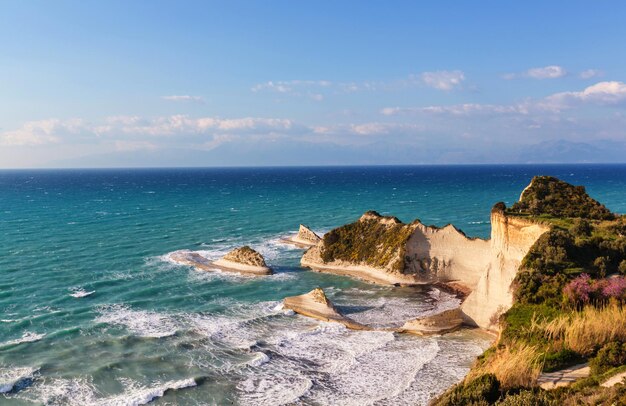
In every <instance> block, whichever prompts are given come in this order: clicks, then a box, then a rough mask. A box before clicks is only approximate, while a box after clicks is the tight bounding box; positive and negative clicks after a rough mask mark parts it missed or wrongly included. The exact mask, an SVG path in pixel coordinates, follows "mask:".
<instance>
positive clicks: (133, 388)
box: [98, 378, 197, 406]
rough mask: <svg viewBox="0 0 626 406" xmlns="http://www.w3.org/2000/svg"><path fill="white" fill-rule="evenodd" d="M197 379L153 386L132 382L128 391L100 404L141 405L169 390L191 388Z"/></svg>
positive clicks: (111, 405) (112, 405)
mask: <svg viewBox="0 0 626 406" xmlns="http://www.w3.org/2000/svg"><path fill="white" fill-rule="evenodd" d="M196 385H197V384H196V381H195V380H194V379H192V378H189V379H182V380H178V381H169V382H165V383H162V384H158V385H156V386H152V387H142V386H137V385H135V384H134V383H132V384H131V385H129V386H130V389H128V390H127V393H124V394H122V395H118V396H115V397H110V398H106V399H103V400H100V401H99V402H98V405H102V406H105V405H106V406H139V405H145V404H147V403H150V402H152V401H153V400H154V399H156V398H160V397H162V396H163V395H165V393H166V392H168V391H173V390H179V389H185V388H191V387H194V386H196Z"/></svg>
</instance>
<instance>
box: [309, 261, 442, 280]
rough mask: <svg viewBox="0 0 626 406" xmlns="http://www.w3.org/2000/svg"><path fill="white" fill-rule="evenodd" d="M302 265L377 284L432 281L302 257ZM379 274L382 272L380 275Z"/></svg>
mask: <svg viewBox="0 0 626 406" xmlns="http://www.w3.org/2000/svg"><path fill="white" fill-rule="evenodd" d="M300 264H301V266H302V267H305V268H309V269H310V270H312V271H314V272H321V273H331V274H335V275H342V276H351V277H354V278H356V279H361V280H364V281H366V282H371V283H376V284H379V285H391V286H426V285H432V282H419V281H416V280H415V279H413V278H402V277H395V276H394V275H389V274H388V273H386V272H384V271H382V270H380V269H377V268H370V267H367V266H364V265H352V266H339V265H320V264H319V263H314V262H309V261H306V260H304V259H302V261H301V262H300ZM380 274H384V275H385V276H387V277H385V276H383V275H380Z"/></svg>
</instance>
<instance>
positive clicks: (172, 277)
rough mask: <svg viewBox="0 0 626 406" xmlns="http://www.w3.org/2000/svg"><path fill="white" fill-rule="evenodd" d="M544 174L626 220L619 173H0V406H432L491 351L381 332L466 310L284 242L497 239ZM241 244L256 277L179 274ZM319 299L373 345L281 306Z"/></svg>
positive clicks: (582, 168) (616, 168)
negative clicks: (333, 235) (187, 262)
mask: <svg viewBox="0 0 626 406" xmlns="http://www.w3.org/2000/svg"><path fill="white" fill-rule="evenodd" d="M534 175H554V176H557V177H559V178H561V179H563V180H565V181H567V182H570V183H574V184H577V185H585V186H586V187H587V190H588V192H589V193H590V194H591V196H593V197H594V198H596V199H598V200H600V201H601V202H603V203H605V204H606V205H607V207H609V208H610V209H611V210H613V211H615V212H618V213H626V165H524V166H511V165H499V166H393V167H387V166H377V167H307V168H278V167H276V168H202V169H191V168H181V169H172V168H168V169H73V170H3V171H0V405H42V404H43V405H142V404H146V403H149V402H152V404H155V405H291V404H296V405H423V404H426V403H427V402H428V401H429V399H431V398H432V397H433V396H436V395H437V394H439V393H441V392H442V391H444V390H445V389H446V388H448V387H449V386H451V385H453V384H454V383H456V382H458V381H460V380H461V379H462V378H463V376H464V375H465V374H466V373H467V371H468V369H469V367H470V366H471V364H472V362H473V361H474V360H475V358H476V356H478V355H479V354H481V353H482V352H483V351H484V350H485V349H486V348H488V347H489V345H490V344H491V342H492V340H493V337H492V336H490V335H487V334H485V333H482V332H480V331H477V330H470V329H465V330H461V331H458V332H455V333H452V334H448V335H444V336H429V337H419V336H412V335H403V334H395V333H393V332H391V331H388V330H387V331H386V330H385V328H389V329H391V328H393V327H397V326H400V325H402V324H403V323H404V322H405V321H406V320H409V319H412V318H415V317H419V316H422V315H427V314H430V313H433V312H436V311H440V310H443V309H446V308H451V307H455V306H458V299H456V298H455V297H453V296H451V295H450V294H447V293H445V292H443V291H440V290H438V289H436V288H434V287H422V288H395V287H388V286H381V285H375V284H370V283H367V282H363V281H360V280H356V279H353V278H350V277H345V276H335V275H330V274H320V273H315V272H312V271H310V270H307V269H304V268H301V267H300V266H299V260H300V257H301V255H302V253H303V251H302V250H301V249H298V248H297V247H294V246H289V245H285V244H283V243H282V242H281V238H283V237H285V236H288V235H291V234H293V233H295V232H296V231H297V229H298V225H299V224H301V223H302V224H306V225H308V226H309V227H311V228H312V229H313V230H315V231H316V232H318V233H319V234H320V235H321V234H323V233H325V232H327V231H329V230H330V229H332V228H334V227H337V226H340V225H343V224H346V223H349V222H353V221H355V220H357V219H358V218H359V216H360V215H361V214H363V213H364V212H365V211H367V210H376V211H378V212H380V213H381V214H386V215H394V216H397V217H398V218H400V219H401V220H403V221H407V222H408V221H411V220H413V219H416V218H418V219H420V220H421V221H422V222H424V223H426V224H433V225H437V226H443V225H446V224H448V223H452V224H454V225H455V226H457V227H458V228H460V229H462V230H463V231H464V232H465V233H466V234H467V235H469V236H474V237H483V238H488V236H489V232H490V227H489V213H490V209H491V207H492V206H493V204H494V203H496V202H499V201H503V202H505V203H506V204H507V205H511V204H512V203H514V202H515V201H516V200H517V198H518V197H519V194H520V192H521V190H522V189H523V188H524V187H525V186H526V185H527V184H528V183H529V181H530V179H531V178H532V177H533V176H534ZM242 245H249V246H251V247H252V248H254V249H256V250H258V251H259V252H261V253H262V254H263V255H264V256H265V258H266V261H267V263H268V264H269V265H270V266H271V267H272V268H273V269H274V271H275V273H274V274H273V275H271V276H263V277H247V276H237V275H233V274H228V273H223V272H206V271H198V270H195V269H193V268H191V267H188V266H180V265H177V264H175V263H172V262H171V261H170V260H169V255H168V254H170V253H171V252H174V251H177V250H181V249H186V250H192V251H198V252H199V253H200V254H202V255H204V256H206V257H207V258H210V259H213V258H215V259H217V258H219V257H220V256H222V255H224V254H225V253H227V252H228V251H229V250H231V249H233V248H235V247H238V246H242ZM315 287H322V288H323V289H324V290H325V291H326V292H327V294H328V296H329V298H330V299H331V300H332V301H333V302H334V303H335V304H336V306H337V307H338V308H339V309H340V310H341V311H343V312H344V313H346V314H348V315H349V316H350V317H352V318H353V319H355V320H356V321H358V322H361V323H365V324H368V325H371V326H374V327H380V328H381V329H380V330H379V331H351V330H348V329H346V328H345V327H344V326H342V325H339V324H335V323H326V322H320V321H317V320H313V319H309V318H306V317H303V316H299V315H296V314H294V313H293V312H291V311H287V310H285V309H283V307H282V305H281V300H282V299H283V298H284V297H286V296H292V295H299V294H303V293H306V292H308V291H310V290H311V289H313V288H315Z"/></svg>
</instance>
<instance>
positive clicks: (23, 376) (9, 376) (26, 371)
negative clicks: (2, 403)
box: [0, 366, 39, 393]
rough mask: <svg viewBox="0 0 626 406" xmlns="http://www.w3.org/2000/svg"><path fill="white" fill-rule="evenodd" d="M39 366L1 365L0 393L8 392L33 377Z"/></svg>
mask: <svg viewBox="0 0 626 406" xmlns="http://www.w3.org/2000/svg"><path fill="white" fill-rule="evenodd" d="M38 371H39V368H31V367H11V366H9V367H2V368H0V393H8V392H11V391H12V390H14V389H15V388H18V387H20V386H21V385H23V384H24V383H25V382H27V381H30V380H32V379H34V377H35V374H36V373H37V372H38Z"/></svg>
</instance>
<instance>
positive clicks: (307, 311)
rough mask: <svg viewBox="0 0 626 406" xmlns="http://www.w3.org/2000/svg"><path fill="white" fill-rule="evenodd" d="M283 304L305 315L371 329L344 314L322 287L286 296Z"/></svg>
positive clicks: (348, 325) (360, 328) (349, 326)
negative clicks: (302, 293) (297, 294)
mask: <svg viewBox="0 0 626 406" xmlns="http://www.w3.org/2000/svg"><path fill="white" fill-rule="evenodd" d="M283 305H284V307H285V308H286V309H291V310H293V311H294V312H296V313H298V314H301V315H303V316H308V317H313V318H315V319H318V320H323V321H332V322H336V323H341V324H343V325H345V326H346V327H348V328H350V329H353V330H369V328H368V327H367V326H364V325H362V324H359V323H357V322H355V321H353V320H350V319H349V318H348V317H346V316H344V315H342V314H341V313H340V312H339V311H338V310H337V309H336V308H335V306H333V304H332V303H331V301H330V300H328V298H327V297H326V294H325V293H324V291H323V290H322V289H321V288H315V289H313V290H312V291H310V292H309V293H306V294H304V295H299V296H291V297H286V298H285V299H284V300H283Z"/></svg>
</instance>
